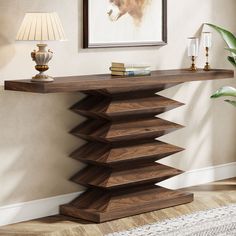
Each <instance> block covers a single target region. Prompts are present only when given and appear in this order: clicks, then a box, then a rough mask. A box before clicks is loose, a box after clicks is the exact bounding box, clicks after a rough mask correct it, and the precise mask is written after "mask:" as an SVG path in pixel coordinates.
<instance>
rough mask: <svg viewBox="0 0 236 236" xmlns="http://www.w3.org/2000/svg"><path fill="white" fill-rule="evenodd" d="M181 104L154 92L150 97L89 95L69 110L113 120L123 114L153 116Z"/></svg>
mask: <svg viewBox="0 0 236 236" xmlns="http://www.w3.org/2000/svg"><path fill="white" fill-rule="evenodd" d="M182 105H184V104H183V103H180V102H177V101H174V100H171V99H168V98H165V97H162V96H158V95H155V94H153V95H152V96H150V97H141V98H140V97H138V98H133V99H116V100H114V99H111V98H104V97H100V98H99V97H97V96H89V97H87V98H85V99H83V100H82V101H81V102H79V103H77V104H76V105H75V106H73V107H72V108H71V110H73V111H74V112H77V113H78V114H80V115H83V116H87V117H92V118H96V117H101V118H105V119H110V120H115V119H118V118H120V117H124V116H129V117H132V116H133V117H137V116H139V117H140V116H149V115H153V116H154V115H158V114H161V113H163V112H166V111H168V110H171V109H174V108H176V107H179V106H182Z"/></svg>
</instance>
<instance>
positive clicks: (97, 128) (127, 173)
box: [5, 70, 234, 222]
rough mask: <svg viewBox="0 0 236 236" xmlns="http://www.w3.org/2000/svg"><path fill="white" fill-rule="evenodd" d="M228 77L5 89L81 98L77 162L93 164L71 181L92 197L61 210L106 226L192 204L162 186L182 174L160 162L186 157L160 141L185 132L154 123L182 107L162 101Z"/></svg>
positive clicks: (89, 80) (103, 78)
mask: <svg viewBox="0 0 236 236" xmlns="http://www.w3.org/2000/svg"><path fill="white" fill-rule="evenodd" d="M233 76H234V72H233V71H230V70H211V71H209V72H205V71H203V70H199V71H197V72H192V71H188V70H165V71H153V72H152V75H151V76H144V77H129V78H124V77H112V76H110V75H88V76H72V77H62V78H55V82H53V83H35V82H30V80H18V81H5V89H6V90H13V91H23V92H34V93H60V92H78V91H80V92H83V93H85V94H87V97H86V98H85V99H83V100H82V101H79V102H78V103H77V104H75V105H74V106H73V107H71V110H73V111H74V112H76V113H78V114H80V115H83V116H85V117H87V120H86V121H85V122H83V123H82V124H80V125H79V126H77V127H76V128H75V129H73V130H72V131H71V134H73V135H75V136H77V137H79V138H82V139H84V140H86V141H87V144H85V145H84V146H82V147H80V148H79V149H78V150H75V151H74V152H73V153H72V154H71V157H72V158H74V159H76V160H78V161H81V162H83V163H86V164H87V167H85V168H84V169H83V170H81V171H80V172H78V173H77V174H76V175H75V176H73V177H72V178H71V180H72V181H74V182H76V183H78V184H80V185H83V186H86V187H87V190H86V191H85V192H84V193H83V194H82V195H80V196H78V198H76V199H75V200H73V201H72V202H70V203H68V204H66V205H63V206H61V207H60V212H61V214H63V215H67V216H72V217H76V218H82V219H85V220H89V221H93V222H104V221H109V220H113V219H117V218H122V217H126V216H131V215H135V214H140V213H144V212H149V211H154V210H158V209H162V208H167V207H171V206H176V205H180V204H185V203H189V202H191V201H193V194H191V193H185V192H182V191H175V190H169V189H165V188H162V187H159V186H156V185H155V183H157V182H160V181H162V180H165V179H168V178H171V177H173V176H176V175H179V174H181V173H182V171H181V170H178V169H175V168H171V167H168V166H165V165H162V164H158V163H157V162H156V161H158V160H160V159H162V158H164V157H167V156H169V155H172V154H174V153H178V152H181V151H183V149H182V148H180V147H176V146H174V145H171V144H167V143H164V142H160V141H157V140H156V138H158V137H160V136H162V135H164V134H167V133H169V132H173V131H175V130H177V129H180V128H182V126H181V125H179V124H176V123H173V122H169V121H166V120H163V119H160V118H156V117H155V116H156V115H158V114H160V113H163V112H165V111H168V110H171V109H174V108H176V107H179V106H182V105H183V104H182V103H180V102H178V101H174V100H172V99H169V98H166V97H162V96H159V95H156V93H157V92H158V91H161V90H164V89H166V88H169V87H171V86H175V85H178V84H181V83H185V82H190V81H205V80H217V79H226V78H233Z"/></svg>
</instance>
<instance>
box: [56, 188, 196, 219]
mask: <svg viewBox="0 0 236 236" xmlns="http://www.w3.org/2000/svg"><path fill="white" fill-rule="evenodd" d="M94 199H96V201H94ZM192 200H193V194H191V193H183V192H181V191H173V190H168V189H165V188H161V187H157V186H154V185H146V186H140V187H134V188H128V189H125V190H124V189H122V190H118V191H116V192H114V191H105V192H104V191H101V190H88V191H87V192H85V193H84V194H82V195H81V196H80V197H79V198H77V199H75V200H74V201H72V202H71V203H70V204H67V205H63V206H61V208H60V209H61V213H62V214H69V215H70V216H73V217H76V218H82V219H88V218H89V219H91V220H92V221H94V222H105V221H109V220H113V219H119V218H122V217H127V216H130V215H137V214H141V213H145V212H149V211H154V210H159V209H163V208H167V207H171V206H176V205H181V204H186V203H189V202H192Z"/></svg>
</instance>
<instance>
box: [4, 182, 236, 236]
mask: <svg viewBox="0 0 236 236" xmlns="http://www.w3.org/2000/svg"><path fill="white" fill-rule="evenodd" d="M183 191H186V192H193V193H194V196H195V199H194V201H193V202H191V203H189V204H185V205H180V206H175V207H171V208H166V209H162V210H158V211H152V212H148V213H143V214H139V215H135V216H130V217H126V218H123V219H118V220H114V221H109V222H105V223H101V224H97V223H91V222H88V221H85V220H81V219H76V218H71V217H66V216H59V215H56V216H50V217H45V218H42V219H36V220H32V221H27V222H23V223H19V224H14V225H9V226H5V227H0V236H72V235H73V236H104V235H106V234H109V233H115V232H121V231H124V230H128V229H132V228H135V227H139V226H143V225H147V224H152V223H156V222H159V221H163V220H166V219H172V218H174V217H179V216H183V215H186V214H191V213H194V212H197V211H202V210H208V209H211V208H216V207H222V206H227V205H231V204H236V179H231V180H224V181H219V182H215V183H209V184H206V185H201V186H196V187H192V188H188V189H184V190H183Z"/></svg>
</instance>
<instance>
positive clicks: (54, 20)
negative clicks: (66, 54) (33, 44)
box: [16, 12, 66, 41]
mask: <svg viewBox="0 0 236 236" xmlns="http://www.w3.org/2000/svg"><path fill="white" fill-rule="evenodd" d="M16 40H19V41H63V40H66V36H65V32H64V29H63V26H62V24H61V21H60V18H59V16H58V14H57V13H55V12H53V13H26V14H25V18H24V20H23V22H22V24H21V27H20V29H19V31H18V34H17V36H16Z"/></svg>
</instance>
